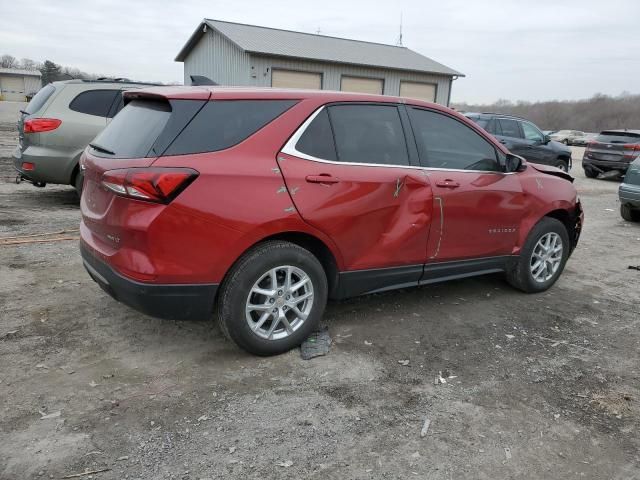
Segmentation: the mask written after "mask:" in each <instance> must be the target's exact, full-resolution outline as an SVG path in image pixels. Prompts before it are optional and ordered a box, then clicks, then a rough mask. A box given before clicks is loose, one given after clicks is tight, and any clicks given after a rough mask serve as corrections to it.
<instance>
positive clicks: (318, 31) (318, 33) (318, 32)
mask: <svg viewBox="0 0 640 480" xmlns="http://www.w3.org/2000/svg"><path fill="white" fill-rule="evenodd" d="M321 33H322V32H321V31H320V27H318V30H316V35H320V34H321Z"/></svg>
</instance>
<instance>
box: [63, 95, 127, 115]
mask: <svg viewBox="0 0 640 480" xmlns="http://www.w3.org/2000/svg"><path fill="white" fill-rule="evenodd" d="M119 93H120V90H88V91H86V92H82V93H80V94H78V95H77V96H76V97H75V98H74V99H73V100H71V103H70V104H69V109H70V110H73V111H74V112H79V113H84V114H87V115H95V116H97V117H106V116H107V115H108V113H109V110H110V109H111V105H112V104H113V102H114V100H115V99H116V95H118V94H119Z"/></svg>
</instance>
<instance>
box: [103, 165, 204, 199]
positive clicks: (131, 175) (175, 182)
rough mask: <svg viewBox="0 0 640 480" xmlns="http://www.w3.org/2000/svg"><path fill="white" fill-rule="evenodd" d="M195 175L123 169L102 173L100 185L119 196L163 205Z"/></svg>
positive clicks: (189, 171) (186, 171)
mask: <svg viewBox="0 0 640 480" xmlns="http://www.w3.org/2000/svg"><path fill="white" fill-rule="evenodd" d="M197 176H198V172H196V171H195V170H192V169H191V168H123V169H118V170H108V171H106V172H104V174H103V175H102V185H103V186H104V187H105V188H108V189H109V190H111V191H112V192H113V193H115V194H116V195H120V196H122V197H129V198H135V199H137V200H144V201H147V202H155V203H164V204H167V203H169V202H171V200H173V199H174V198H176V197H177V196H178V195H179V194H180V192H182V191H183V190H184V189H185V188H187V187H188V186H189V185H190V184H191V182H193V181H194V180H195V179H196V178H197Z"/></svg>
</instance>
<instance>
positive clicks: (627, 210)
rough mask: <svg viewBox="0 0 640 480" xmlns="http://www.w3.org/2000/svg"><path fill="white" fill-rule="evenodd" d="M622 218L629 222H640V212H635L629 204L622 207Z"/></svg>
mask: <svg viewBox="0 0 640 480" xmlns="http://www.w3.org/2000/svg"><path fill="white" fill-rule="evenodd" d="M620 216H622V218H624V219H625V220H626V221H627V222H640V211H638V210H634V208H633V207H632V206H631V205H629V204H628V203H623V204H621V205H620Z"/></svg>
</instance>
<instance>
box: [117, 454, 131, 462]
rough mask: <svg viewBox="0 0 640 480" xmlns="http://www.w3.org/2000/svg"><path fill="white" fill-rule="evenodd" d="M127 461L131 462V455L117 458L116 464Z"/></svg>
mask: <svg viewBox="0 0 640 480" xmlns="http://www.w3.org/2000/svg"><path fill="white" fill-rule="evenodd" d="M125 460H129V455H124V456H122V457H118V458H116V462H123V461H125Z"/></svg>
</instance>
